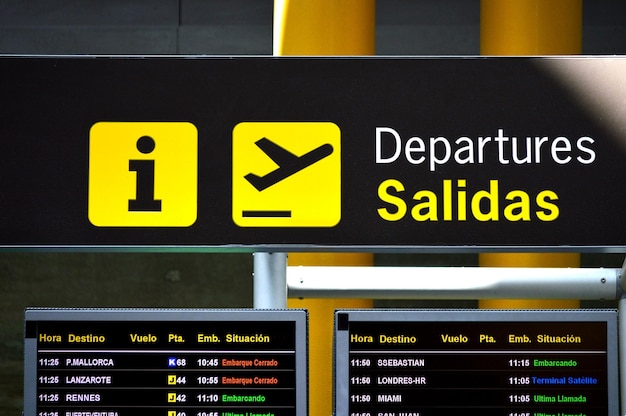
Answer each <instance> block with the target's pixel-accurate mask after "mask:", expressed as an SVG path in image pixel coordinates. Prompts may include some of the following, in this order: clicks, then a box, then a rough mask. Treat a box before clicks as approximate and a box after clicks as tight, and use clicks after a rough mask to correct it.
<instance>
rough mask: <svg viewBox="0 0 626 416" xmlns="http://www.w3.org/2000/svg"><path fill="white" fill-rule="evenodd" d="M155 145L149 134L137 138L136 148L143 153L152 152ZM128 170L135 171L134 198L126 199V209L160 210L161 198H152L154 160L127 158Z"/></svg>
mask: <svg viewBox="0 0 626 416" xmlns="http://www.w3.org/2000/svg"><path fill="white" fill-rule="evenodd" d="M155 147H156V144H155V143H154V139H153V138H152V137H150V136H141V137H140V138H139V139H138V140H137V150H139V151H140V152H141V153H143V154H145V155H147V154H150V153H152V151H153V150H154V148H155ZM128 170H129V171H130V172H136V173H137V178H136V180H137V182H136V183H137V187H136V191H135V199H130V200H129V201H128V210H129V211H161V200H160V199H154V160H151V159H138V160H129V161H128Z"/></svg>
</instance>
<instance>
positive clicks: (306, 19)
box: [274, 0, 376, 416]
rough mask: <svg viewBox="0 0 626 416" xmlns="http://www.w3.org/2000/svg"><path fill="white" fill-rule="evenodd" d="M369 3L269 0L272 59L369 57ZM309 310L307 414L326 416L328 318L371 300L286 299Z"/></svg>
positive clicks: (363, 260)
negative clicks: (274, 57)
mask: <svg viewBox="0 0 626 416" xmlns="http://www.w3.org/2000/svg"><path fill="white" fill-rule="evenodd" d="M375 14H376V8H375V0H341V1H338V0H275V1H274V55H373V54H374V53H375V20H376V19H375ZM288 264H289V265H290V266H371V265H372V264H373V255H372V254H369V253H290V254H289V256H288ZM288 306H289V307H291V308H306V309H308V311H309V414H310V415H311V416H328V415H331V414H332V403H333V394H332V393H333V390H332V386H333V383H332V370H333V367H332V341H333V315H334V311H335V309H337V308H371V307H372V306H373V302H372V301H371V300H359V299H350V300H346V299H343V300H342V299H304V300H299V299H290V300H289V301H288Z"/></svg>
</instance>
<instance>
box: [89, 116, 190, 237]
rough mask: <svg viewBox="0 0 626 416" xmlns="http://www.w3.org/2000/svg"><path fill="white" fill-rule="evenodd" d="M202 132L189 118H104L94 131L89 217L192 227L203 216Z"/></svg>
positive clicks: (121, 223) (118, 223) (113, 223)
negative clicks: (200, 193) (200, 179)
mask: <svg viewBox="0 0 626 416" xmlns="http://www.w3.org/2000/svg"><path fill="white" fill-rule="evenodd" d="M197 193H198V131H197V129H196V127H195V126H194V125H193V124H191V123H187V122H98V123H96V124H94V125H93V126H92V127H91V130H90V132H89V200H88V205H89V206H88V216H89V221H90V222H91V223H92V224H93V225H95V226H97V227H188V226H191V225H192V224H193V223H195V221H196V218H197V210H198V203H197V198H198V197H197Z"/></svg>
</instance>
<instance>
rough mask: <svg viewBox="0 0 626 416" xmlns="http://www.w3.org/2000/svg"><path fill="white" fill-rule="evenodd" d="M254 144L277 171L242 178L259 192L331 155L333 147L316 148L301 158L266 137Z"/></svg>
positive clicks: (327, 144) (251, 174) (327, 145)
mask: <svg viewBox="0 0 626 416" xmlns="http://www.w3.org/2000/svg"><path fill="white" fill-rule="evenodd" d="M255 144H256V145H257V147H259V148H260V149H261V150H262V151H263V153H265V154H266V155H268V156H269V157H270V159H272V160H273V161H274V162H275V163H276V164H277V165H278V168H277V169H275V170H273V171H271V172H269V173H267V174H265V175H264V176H259V175H256V174H254V173H248V174H247V175H245V176H244V177H245V178H246V180H247V181H248V182H250V184H252V186H254V187H255V188H256V189H257V190H258V191H259V192H260V191H262V190H264V189H267V188H269V187H270V186H272V185H275V184H277V183H278V182H280V181H282V180H283V179H285V178H287V177H289V176H291V175H293V174H295V173H298V172H300V171H301V170H303V169H305V168H306V167H309V166H311V165H312V164H314V163H316V162H318V161H320V160H322V159H324V158H325V157H326V156H330V155H331V154H332V153H333V146H332V145H330V144H329V143H326V144H323V145H321V146H320V147H316V148H315V149H313V150H311V151H310V152H307V153H305V154H303V155H302V156H296V155H294V154H293V153H291V152H290V151H288V150H286V149H285V148H283V147H281V146H279V145H277V144H276V143H274V142H273V141H271V140H269V139H268V138H266V137H263V138H262V139H259V140H257V141H256V142H255Z"/></svg>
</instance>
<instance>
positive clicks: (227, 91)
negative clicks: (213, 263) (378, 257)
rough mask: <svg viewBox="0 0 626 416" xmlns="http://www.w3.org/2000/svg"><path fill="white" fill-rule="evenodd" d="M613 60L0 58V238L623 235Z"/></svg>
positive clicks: (194, 245)
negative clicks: (0, 108)
mask: <svg viewBox="0 0 626 416" xmlns="http://www.w3.org/2000/svg"><path fill="white" fill-rule="evenodd" d="M624 74H626V59H624V58H609V57H601V58H589V57H585V58H479V57H475V58H440V59H433V58H272V57H267V58H258V57H255V58H246V57H237V58H229V57H222V58H208V57H73V58H69V57H2V58H0V87H1V88H0V94H1V97H2V102H3V105H2V110H1V111H0V154H1V155H2V159H3V160H2V163H1V164H0V246H2V247H5V248H8V247H25V248H37V247H39V248H57V247H61V248H72V247H73V248H77V247H83V248H84V247H87V248H95V249H99V248H103V247H105V248H109V249H111V248H112V249H125V248H128V247H135V248H139V249H151V248H157V249H158V248H162V247H170V248H173V247H176V248H177V249H179V250H213V249H215V250H221V249H229V250H240V251H246V250H276V249H281V250H301V249H306V250H316V249H328V248H331V249H338V250H344V249H345V250H355V249H356V250H359V249H364V250H365V249H367V250H379V249H380V250H384V249H394V250H397V249H412V250H419V249H432V248H437V249H444V250H453V251H454V250H469V249H478V248H480V249H484V248H492V247H493V248H513V249H518V248H524V249H526V248H543V249H547V250H557V249H558V250H585V249H599V248H600V249H613V250H623V249H624V247H626V234H624V232H623V227H622V226H621V224H622V220H623V213H624V212H626V196H625V195H624V192H623V184H624V180H625V179H626V173H625V171H624V169H623V167H624V165H625V162H626V121H625V120H626V105H625V104H624V103H625V102H626V101H625V98H626V92H624V90H623V88H619V85H623V82H624V80H625V77H626V75H624Z"/></svg>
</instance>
